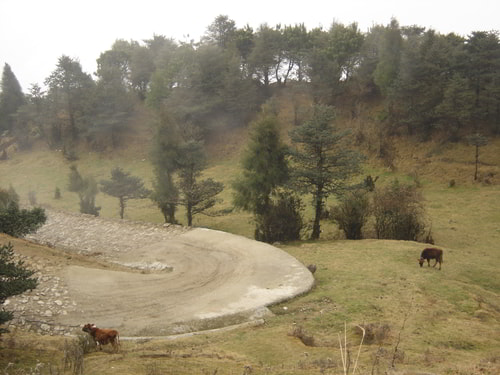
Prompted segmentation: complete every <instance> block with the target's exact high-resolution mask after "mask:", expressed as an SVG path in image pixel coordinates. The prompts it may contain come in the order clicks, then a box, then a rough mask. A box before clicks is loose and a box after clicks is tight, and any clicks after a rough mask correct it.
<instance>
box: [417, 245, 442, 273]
mask: <svg viewBox="0 0 500 375" xmlns="http://www.w3.org/2000/svg"><path fill="white" fill-rule="evenodd" d="M431 259H435V260H436V262H435V263H434V266H433V267H436V264H438V262H439V269H441V263H443V250H441V249H436V248H435V247H428V248H427V249H424V250H422V254H420V259H419V260H418V263H420V267H422V265H423V264H424V262H425V261H426V260H427V266H428V267H430V266H431Z"/></svg>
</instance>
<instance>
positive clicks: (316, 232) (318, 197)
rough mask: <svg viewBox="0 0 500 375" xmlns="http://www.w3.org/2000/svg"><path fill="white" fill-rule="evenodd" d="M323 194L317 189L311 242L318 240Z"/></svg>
mask: <svg viewBox="0 0 500 375" xmlns="http://www.w3.org/2000/svg"><path fill="white" fill-rule="evenodd" d="M322 197H323V192H322V189H320V188H318V191H317V192H316V199H315V206H314V208H315V214H314V223H313V231H312V234H311V239H312V240H317V239H319V235H320V232H321V224H320V221H321V213H322V212H323V198H322Z"/></svg>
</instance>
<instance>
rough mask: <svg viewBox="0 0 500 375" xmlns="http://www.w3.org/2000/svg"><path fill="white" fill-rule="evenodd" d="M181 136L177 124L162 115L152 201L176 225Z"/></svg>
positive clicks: (155, 146)
mask: <svg viewBox="0 0 500 375" xmlns="http://www.w3.org/2000/svg"><path fill="white" fill-rule="evenodd" d="M179 137H180V135H179V131H178V128H177V124H176V123H175V122H174V121H173V119H172V118H171V117H170V116H168V115H167V114H165V113H162V114H160V119H159V122H158V126H157V130H156V136H155V138H154V144H153V152H152V155H151V156H152V161H153V165H154V174H155V179H154V181H153V192H152V194H151V199H152V200H153V201H154V202H155V203H156V205H157V206H158V208H159V209H160V210H161V212H162V214H163V217H164V218H165V222H166V223H172V224H175V223H176V220H175V211H176V209H177V204H178V202H179V190H178V188H177V186H176V185H175V183H174V173H175V171H176V168H177V165H176V163H175V159H176V157H177V153H178V147H179V143H180V138H179Z"/></svg>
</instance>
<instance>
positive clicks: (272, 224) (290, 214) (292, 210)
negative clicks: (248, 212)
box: [255, 192, 304, 243]
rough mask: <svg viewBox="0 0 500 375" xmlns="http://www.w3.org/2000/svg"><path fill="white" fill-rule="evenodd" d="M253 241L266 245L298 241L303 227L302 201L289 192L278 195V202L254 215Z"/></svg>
mask: <svg viewBox="0 0 500 375" xmlns="http://www.w3.org/2000/svg"><path fill="white" fill-rule="evenodd" d="M256 221H257V223H256V229H255V239H256V240H258V241H263V242H267V243H273V242H277V241H295V240H299V239H300V232H301V230H302V228H303V227H304V222H303V219H302V201H301V200H300V198H299V197H297V196H296V195H295V194H293V193H290V192H280V193H278V200H277V201H275V202H271V203H270V204H269V207H268V209H267V210H266V211H265V212H263V213H262V214H260V215H256Z"/></svg>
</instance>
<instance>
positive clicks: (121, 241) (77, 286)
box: [11, 211, 314, 336]
mask: <svg viewBox="0 0 500 375" xmlns="http://www.w3.org/2000/svg"><path fill="white" fill-rule="evenodd" d="M47 214H48V221H47V223H46V224H45V225H44V226H43V227H42V228H41V229H40V230H39V231H38V232H37V233H36V234H35V235H32V236H30V237H29V238H28V239H29V240H31V241H35V242H38V243H41V244H48V245H50V246H53V247H56V248H61V249H64V250H66V251H69V252H74V253H79V254H82V255H85V257H86V258H90V259H93V260H95V261H97V263H96V265H93V263H89V264H82V263H78V264H76V263H75V264H73V263H71V262H70V263H69V264H66V265H65V266H64V267H62V266H61V267H50V266H49V264H47V265H46V266H44V267H40V268H41V270H40V271H41V272H42V274H43V275H44V277H46V278H47V281H50V282H51V283H52V284H51V285H49V286H47V287H45V288H44V289H43V290H44V291H45V292H43V295H42V294H40V291H37V290H38V289H39V288H37V290H35V291H32V292H30V293H31V295H22V296H18V297H15V298H13V299H12V300H11V301H12V305H15V306H19V305H22V304H24V305H25V306H28V305H29V304H30V303H32V304H33V303H35V304H39V305H44V306H42V308H41V309H39V315H40V316H39V317H35V318H33V317H32V319H31V320H36V319H39V321H42V322H45V325H46V326H47V325H48V326H50V327H78V325H79V324H83V323H87V322H91V323H96V324H97V325H98V326H102V327H114V328H116V329H119V330H120V331H121V334H122V335H124V336H151V335H158V336H163V335H169V334H176V333H184V332H191V331H196V330H202V329H211V328H218V327H223V326H227V325H230V324H236V323H241V322H244V321H248V320H251V319H256V318H259V317H261V315H262V314H265V313H266V311H267V309H266V308H265V306H267V305H270V304H273V303H276V302H279V301H282V300H285V299H289V298H292V297H294V296H296V295H299V294H302V293H305V292H307V291H308V290H309V289H310V288H311V287H312V285H313V282H314V279H313V277H312V275H311V273H310V272H309V271H308V270H307V268H305V267H304V266H303V265H302V264H301V263H299V262H298V261H297V260H296V259H295V258H293V257H291V256H290V255H288V254H286V253H285V252H283V251H281V250H279V249H277V248H275V247H273V246H270V245H267V244H264V243H261V242H256V241H253V240H250V239H247V238H245V237H241V236H236V235H232V234H228V233H224V232H219V231H212V230H207V229H201V228H196V229H187V228H183V227H179V226H161V225H153V224H146V223H135V222H129V221H117V220H109V219H102V218H96V217H93V216H87V215H79V214H69V213H63V212H54V211H47ZM37 293H38V295H37ZM36 297H38V298H36ZM49 297H50V298H49ZM57 298H58V299H57ZM23 300H24V301H25V302H21V301H23ZM49 300H50V301H51V302H48V301H49ZM44 301H46V302H44ZM40 302H43V303H42V304H40ZM49 305H50V306H53V307H55V308H51V309H47V307H48V306H49ZM26 310H29V309H27V308H26ZM75 329H77V328H75ZM61 330H62V329H61ZM65 332H66V331H65Z"/></svg>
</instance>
